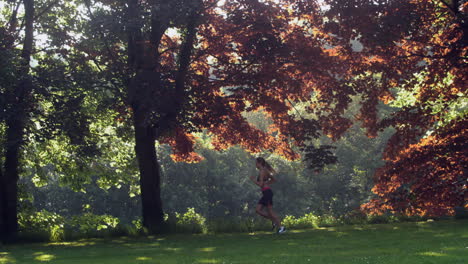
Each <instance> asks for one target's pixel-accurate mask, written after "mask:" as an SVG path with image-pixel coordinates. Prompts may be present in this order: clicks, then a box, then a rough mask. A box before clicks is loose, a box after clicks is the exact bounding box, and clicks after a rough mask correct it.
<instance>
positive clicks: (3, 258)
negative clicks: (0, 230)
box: [0, 252, 16, 264]
mask: <svg viewBox="0 0 468 264" xmlns="http://www.w3.org/2000/svg"><path fill="white" fill-rule="evenodd" d="M6 263H16V259H15V258H14V257H12V256H11V255H10V253H9V252H0V264H6Z"/></svg>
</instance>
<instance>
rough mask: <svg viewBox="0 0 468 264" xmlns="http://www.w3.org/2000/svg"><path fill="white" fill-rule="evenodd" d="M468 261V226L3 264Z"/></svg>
mask: <svg viewBox="0 0 468 264" xmlns="http://www.w3.org/2000/svg"><path fill="white" fill-rule="evenodd" d="M44 262H47V263H54V264H55V263H56V264H78V263H79V264H93V263H108V264H119V263H125V264H127V263H135V264H138V263H141V264H150V263H153V264H154V263H164V264H165V263H169V264H170V263H177V264H182V263H288V264H289V263H333V264H335V263H396V264H403V263H411V264H414V263H437V264H441V263H450V264H456V263H460V264H462V263H463V264H467V263H468V221H467V220H458V221H440V222H421V223H399V224H382V225H366V226H341V227H333V228H323V229H312V230H289V232H288V233H286V234H282V235H277V234H272V233H267V232H259V233H253V234H217V235H168V236H163V237H147V238H116V239H107V240H105V239H89V240H80V241H76V242H61V243H42V244H22V245H3V246H0V263H1V264H4V263H44Z"/></svg>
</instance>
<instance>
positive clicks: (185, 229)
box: [167, 208, 208, 234]
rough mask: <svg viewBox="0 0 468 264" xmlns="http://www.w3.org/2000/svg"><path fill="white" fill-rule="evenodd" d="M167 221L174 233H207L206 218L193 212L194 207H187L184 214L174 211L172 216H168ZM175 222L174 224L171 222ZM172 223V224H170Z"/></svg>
mask: <svg viewBox="0 0 468 264" xmlns="http://www.w3.org/2000/svg"><path fill="white" fill-rule="evenodd" d="M167 222H169V223H170V224H169V225H170V226H174V227H175V228H174V229H175V230H174V231H175V233H192V234H199V233H207V231H208V228H207V226H206V218H205V217H203V216H202V215H201V214H199V213H197V212H195V208H187V212H185V213H184V214H180V213H177V212H176V213H175V219H174V217H170V216H169V217H168V219H167ZM174 222H175V225H174V224H173V223H174ZM171 223H172V224H171Z"/></svg>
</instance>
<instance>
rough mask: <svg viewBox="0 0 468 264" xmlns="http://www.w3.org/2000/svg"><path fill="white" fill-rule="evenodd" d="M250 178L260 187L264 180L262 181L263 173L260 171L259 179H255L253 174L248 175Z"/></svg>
mask: <svg viewBox="0 0 468 264" xmlns="http://www.w3.org/2000/svg"><path fill="white" fill-rule="evenodd" d="M250 179H251V180H252V181H253V183H255V184H256V185H258V186H260V187H263V185H264V181H263V175H262V174H261V173H260V177H259V180H258V181H257V180H256V179H255V176H250Z"/></svg>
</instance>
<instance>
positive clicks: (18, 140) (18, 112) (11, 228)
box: [0, 0, 34, 240]
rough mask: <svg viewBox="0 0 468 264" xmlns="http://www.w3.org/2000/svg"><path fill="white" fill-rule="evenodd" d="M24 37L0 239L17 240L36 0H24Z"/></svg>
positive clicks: (0, 198) (2, 186)
mask: <svg viewBox="0 0 468 264" xmlns="http://www.w3.org/2000/svg"><path fill="white" fill-rule="evenodd" d="M23 4H24V10H25V37H24V43H23V50H22V52H21V64H20V69H19V81H18V85H17V86H16V87H15V89H14V91H12V93H11V94H9V105H10V108H9V114H8V116H7V119H6V126H7V127H6V129H7V131H6V137H7V140H6V146H5V171H4V173H2V174H0V177H1V179H0V193H1V195H0V207H1V209H0V213H1V220H0V238H1V239H2V240H10V239H14V238H15V236H16V234H17V232H18V216H17V204H18V186H17V183H18V179H19V167H20V162H19V159H20V150H21V146H22V145H23V142H24V135H25V125H26V122H27V118H28V112H29V108H30V106H29V105H30V100H31V91H32V81H31V76H30V74H29V71H30V65H29V64H30V61H31V53H32V48H33V41H34V40H33V37H34V36H33V21H34V0H24V1H23Z"/></svg>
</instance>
